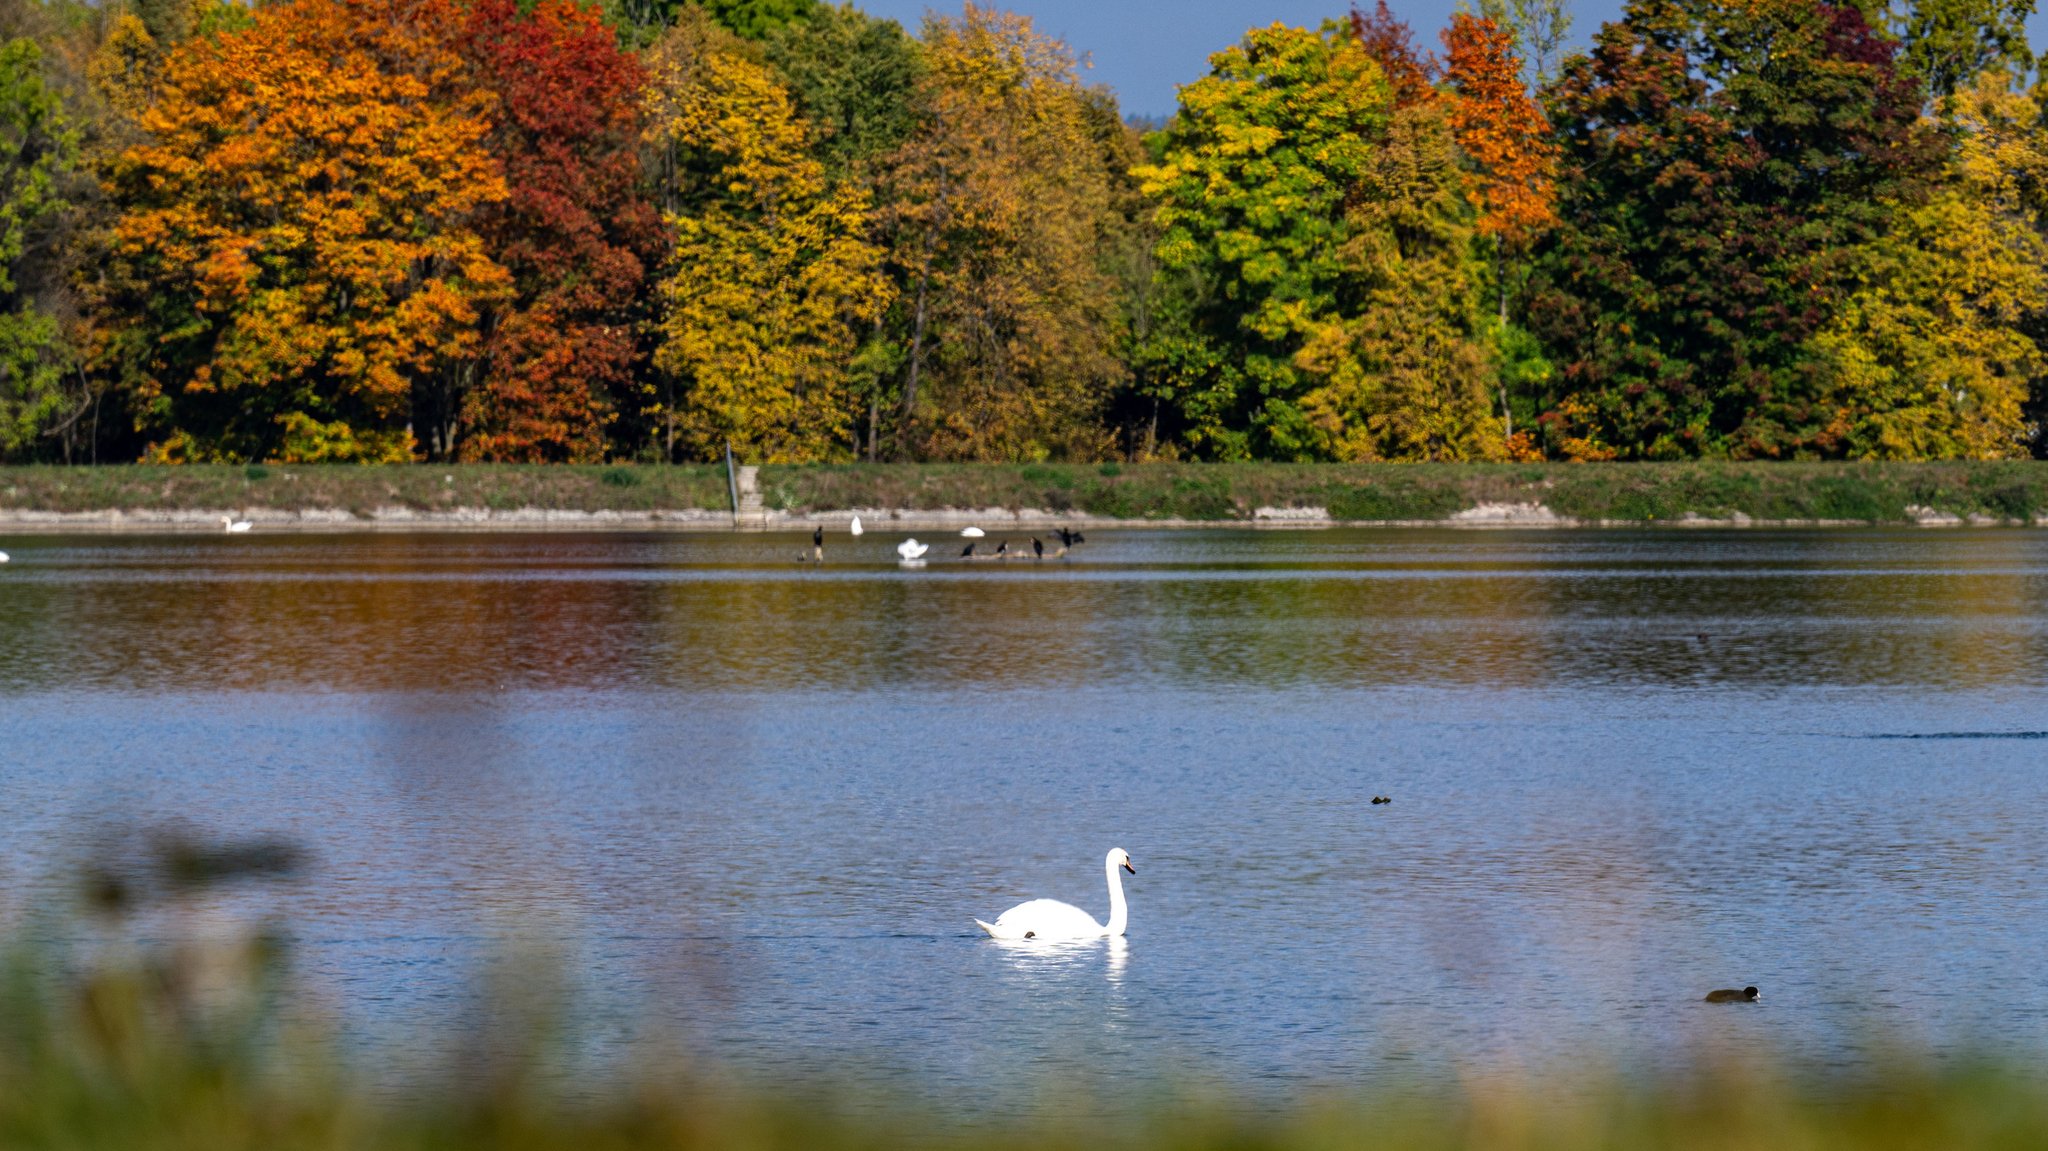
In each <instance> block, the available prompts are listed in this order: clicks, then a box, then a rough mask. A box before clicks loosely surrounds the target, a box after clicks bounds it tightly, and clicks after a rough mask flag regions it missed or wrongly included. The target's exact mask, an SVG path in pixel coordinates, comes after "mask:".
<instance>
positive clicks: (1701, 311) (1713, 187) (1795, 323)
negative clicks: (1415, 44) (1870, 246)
mask: <svg viewBox="0 0 2048 1151" xmlns="http://www.w3.org/2000/svg"><path fill="white" fill-rule="evenodd" d="M1893 52H1894V49H1893V46H1892V44H1891V43H1890V42H1889V41H1887V40H1886V39H1885V38H1884V37H1883V36H1882V35H1880V34H1879V33H1877V32H1876V31H1874V30H1873V29H1871V28H1870V26H1869V25H1868V24H1867V23H1865V21H1864V18H1863V16H1862V14H1861V13H1860V12H1859V11H1858V10H1857V9H1856V8H1854V7H1850V6H1833V5H1829V4H1825V3H1812V2H1811V0H1633V2H1632V3H1630V5H1629V6H1628V8H1627V9H1626V15H1625V16H1624V18H1623V19H1622V20H1621V21H1619V22H1617V23H1613V24H1609V25H1607V26H1606V27H1605V28H1603V29H1602V30H1601V32H1600V35H1599V37H1598V38H1597V40H1596V42H1595V45H1594V49H1593V52H1592V54H1591V55H1590V56H1586V57H1578V58H1575V59H1574V60H1572V61H1571V62H1570V63H1568V64H1567V65H1566V67H1565V70H1564V74H1563V76H1562V77H1561V78H1560V79H1559V81H1558V83H1557V84H1556V85H1555V86H1554V87H1553V89H1552V90H1551V93H1550V105H1551V109H1552V117H1553V119H1554V120H1555V121H1556V122H1557V125H1558V130H1559V133H1560V136H1561V138H1562V143H1563V147H1564V154H1563V165H1564V173H1563V177H1562V178H1561V180H1560V186H1559V204H1558V214H1559V217H1560V219H1561V221H1562V222H1561V224H1560V225H1559V226H1558V227H1557V228H1555V229H1553V230H1552V231H1551V232H1550V233H1549V237H1548V239H1547V240H1546V241H1544V242H1543V244H1542V245H1541V246H1540V247H1539V249H1538V252H1537V257H1536V261H1535V267H1534V271H1533V275H1532V279H1531V287H1530V299H1529V304H1528V307H1527V311H1526V314H1527V316H1528V317H1529V322H1530V326H1531V328H1532V330H1533V331H1535V332H1536V334H1537V335H1538V336H1540V337H1541V338H1542V340H1543V342H1544V344H1545V346H1546V347H1547V349H1548V350H1549V353H1550V355H1551V357H1552V358H1553V359H1554V360H1555V361H1556V363H1557V365H1558V368H1559V370H1558V372H1557V373H1556V375H1555V376H1554V377H1553V379H1552V384H1551V388H1552V390H1551V391H1550V393H1549V394H1548V396H1547V397H1546V400H1547V402H1546V403H1545V407H1546V408H1547V409H1549V411H1548V413H1547V415H1546V419H1545V423H1546V426H1547V427H1548V428H1549V438H1550V442H1551V445H1552V448H1553V450H1559V451H1564V452H1566V453H1567V454H1573V453H1577V454H1585V455H1600V454H1604V453H1606V452H1609V451H1617V452H1620V453H1622V454H1626V455H1631V456H1642V457H1652V458H1669V457H1679V456H1693V455H1733V456H1737V457H1783V456H1794V455H1816V454H1817V455H1834V454H1840V453H1842V452H1844V451H1847V450H1848V448H1849V445H1848V443H1847V441H1846V440H1845V439H1844V438H1843V435H1842V429H1841V427H1840V425H1839V424H1838V422H1837V420H1836V411H1835V409H1834V408H1833V407H1832V406H1831V404H1830V402H1829V400H1830V395H1831V391H1830V383H1829V372H1830V370H1831V363H1830V358H1829V357H1828V356H1826V355H1824V354H1822V352H1821V351H1820V350H1819V349H1818V348H1816V347H1815V346H1814V343H1813V337H1814V335H1815V334H1816V333H1817V332H1818V331H1819V330H1820V329H1822V328H1823V327H1825V326H1826V325H1827V324H1828V323H1829V321H1830V319H1831V317H1832V316H1833V314H1834V311H1835V308H1836V307H1837V306H1838V305H1839V303H1840V301H1841V300H1842V298H1843V297H1844V296H1845V295H1846V294H1847V293H1848V292H1849V291H1850V290H1851V288H1852V286H1853V277H1854V268H1853V267H1852V263H1853V253H1855V252H1856V251H1858V250H1859V247H1860V246H1861V245H1864V244H1867V243H1869V242H1871V241H1872V240H1874V239H1876V238H1877V237H1879V236H1881V235H1882V234H1883V233H1884V231H1885V229H1886V228H1887V226H1888V225H1889V224H1890V222H1891V221H1892V220H1893V219H1894V218H1895V217H1896V214H1897V212H1898V209H1899V205H1902V204H1903V205H1910V204H1914V203H1917V202H1919V201H1920V199H1921V198H1922V197H1924V195H1925V185H1926V183H1927V181H1928V179H1929V178H1930V177H1931V176H1932V175H1933V174H1934V172H1935V171H1936V170H1937V169H1938V165H1939V161H1940V152H1939V149H1938V145H1937V141H1936V139H1935V137H1934V135H1933V134H1932V133H1931V132H1929V131H1928V130H1927V129H1926V128H1925V127H1924V126H1923V125H1922V124H1921V123H1920V122H1919V104H1920V99H1919V95H1918V90H1917V87H1916V86H1915V85H1914V84H1913V83H1912V82H1911V81H1910V80H1909V79H1907V78H1905V77H1902V76H1900V75H1899V74H1898V72H1897V71H1896V69H1895V68H1894V67H1893Z"/></svg>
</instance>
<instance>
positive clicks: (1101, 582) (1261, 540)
mask: <svg viewBox="0 0 2048 1151" xmlns="http://www.w3.org/2000/svg"><path fill="white" fill-rule="evenodd" d="M1244 536H1248V537H1250V538H1248V539H1247V538H1241V537H1240V536H1238V535H1233V534H1231V533H1213V532H1212V533H1201V534H1200V535H1197V536H1189V537H1176V538H1172V539H1167V538H1164V537H1153V538H1151V539H1148V540H1146V541H1143V543H1142V544H1140V545H1133V546H1132V547H1131V548H1130V550H1129V551H1127V552H1125V553H1123V554H1124V556H1125V557H1135V558H1123V559H1120V558H1119V556H1118V553H1117V552H1115V551H1114V550H1111V551H1104V550H1102V545H1101V544H1100V542H1097V543H1091V544H1090V545H1088V547H1089V548H1091V549H1095V550H1092V551H1089V552H1086V553H1085V554H1084V555H1082V556H1080V557H1077V559H1076V560H1073V561H1046V562H1044V563H1034V562H1023V563H1017V564H1011V565H1000V566H998V565H985V566H983V565H975V566H968V565H947V564H940V565H935V566H934V567H932V568H930V569H927V570H925V571H921V572H916V573H902V572H898V571H895V570H894V569H893V568H884V567H883V566H882V565H880V564H875V565H872V566H869V565H863V564H858V563H854V562H850V561H839V562H837V563H835V564H828V565H827V566H825V567H824V568H797V567H795V566H793V565H790V564H788V563H787V562H786V560H787V555H786V554H785V553H787V554H795V551H796V550H797V549H798V548H799V546H800V545H801V544H802V543H803V542H804V541H803V540H801V539H798V538H797V537H796V536H791V537H789V538H788V539H787V540H785V539H784V538H783V537H780V536H749V537H728V536H711V537H682V538H679V537H592V536H562V537H505V536H454V537H450V536H423V535H390V536H378V535H361V536H350V537H346V538H341V539H335V538H326V539H320V538H293V539H281V538H275V537H273V538H268V539H264V538H256V539H246V540H237V541H232V542H229V541H224V540H212V539H208V540H205V541H185V540H132V539H131V540H111V541H106V540H102V541H81V542H80V543H79V544H78V545H77V546H75V547H69V548H67V549H64V550H63V552H62V556H63V558H61V559H59V560H57V561H54V562H53V564H52V565H50V566H47V567H44V568H42V569H38V568H36V566H35V565H26V566H24V567H23V568H22V570H21V571H18V572H16V571H11V572H10V573H9V581H8V586H7V595H6V596H5V597H4V598H0V684H5V685H6V686H8V687H10V688H13V689H17V690H19V689H34V688H46V687H50V686H57V685H70V686H106V687H115V688H121V689H141V690H266V689H285V690H306V689H313V690H338V691H349V692H386V691H400V692H403V691H429V692H439V691H475V692H489V691H497V690H527V689H543V690H548V689H562V688H576V689H583V688H587V689H597V690H611V689H651V690H675V689H681V690H690V691H699V692H726V691H762V690H767V691H774V690H779V689H828V690H862V689H871V688H876V687H916V686H945V687H952V686H963V685H965V686H985V687H990V688H997V689H1002V688H1013V687H1028V688H1046V687H1052V688H1060V687H1075V688H1079V687H1086V686H1088V685H1091V684H1105V683H1116V682H1141V683H1142V682H1167V683H1174V684H1183V685H1219V686H1247V685H1263V686H1268V687H1275V688H1283V687H1292V686H1300V685H1321V686H1332V687H1354V686H1378V685H1406V684H1416V683H1454V684H1456V683H1463V684H1477V685H1491V686H1501V685H1507V686H1546V685H1557V686H1565V685H1571V684H1588V683H1590V684H1600V685H1611V684H1623V685H1626V684H1643V685H1674V686H1684V685H1732V686H1742V685H1802V684H1849V685H1853V684H1902V685H1912V684H1927V685H1934V686H1954V687H1981V686H1987V685H1994V684H2001V683H2032V682H2036V681H2037V680H2038V677H2039V676H2040V674H2041V672H2040V670H2039V669H2041V668H2042V667H2044V666H2048V660H2044V658H2043V657H2044V656H2048V631H2044V628H2043V626H2042V622H2041V612H2042V611H2043V606H2042V605H2043V604H2044V603H2048V596H2044V595H2043V594H2042V593H2043V591H2044V589H2048V576H2044V574H2043V573H2042V568H2043V559H2044V558H2048V547H2044V541H2043V540H2042V539H2041V538H2040V537H2039V536H2038V535H2036V534H2034V533H2026V532H1988V531H1987V532H1975V533H1967V534H1965V533H1960V532H1958V533H1953V534H1940V535H1938V534H1933V533H1927V532H1920V533H1874V532H1834V533H1828V532H1808V533H1790V532H1771V533H1754V534H1736V533H1715V534H1712V535H1707V534H1700V535H1694V534H1690V533H1679V532H1672V533H1669V534H1657V533H1639V532H1614V533H1602V534H1590V533H1542V534H1541V535H1535V534H1525V533H1500V534H1494V533H1484V534H1482V533H1370V532H1358V533H1313V534H1297V533H1284V534H1283V533H1244ZM790 541H795V542H790ZM849 546H850V545H849ZM842 550H843V549H842ZM877 554H878V555H879V554H881V553H879V552H878V553H877Z"/></svg>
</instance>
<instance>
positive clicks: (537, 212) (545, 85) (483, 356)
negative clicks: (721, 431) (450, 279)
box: [413, 0, 663, 462]
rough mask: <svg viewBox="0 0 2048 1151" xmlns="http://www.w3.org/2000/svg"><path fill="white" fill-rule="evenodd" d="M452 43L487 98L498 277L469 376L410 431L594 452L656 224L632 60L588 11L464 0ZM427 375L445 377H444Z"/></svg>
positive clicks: (628, 369)
mask: <svg viewBox="0 0 2048 1151" xmlns="http://www.w3.org/2000/svg"><path fill="white" fill-rule="evenodd" d="M462 37H463V38H462V48H463V53H464V55H465V56H466V57H467V58H468V60H469V61H470V63H471V66H472V67H473V68H474V69H475V72H476V81H477V83H479V84H480V85H481V86H482V87H483V88H484V90H485V91H487V92H489V93H490V94H491V95H493V96H494V97H495V105H496V113H495V116H494V118H493V120H494V123H493V128H492V130H491V132H490V134H489V136H488V137H486V139H485V147H486V148H487V149H488V150H489V151H490V153H491V154H492V155H493V156H494V157H495V158H496V159H497V162H498V165H499V167H500V169H501V171H502V172H503V174H504V177H505V183H506V187H507V190H508V192H507V196H506V198H505V199H504V200H503V201H502V202H500V203H498V204H496V205H494V206H492V207H491V208H490V209H488V210H487V211H486V212H484V213H482V214H481V215H480V217H479V221H478V225H477V227H478V232H479V234H480V236H481V237H482V239H483V241H484V243H485V246H486V248H487V250H488V251H489V253H490V254H491V256H492V257H493V258H494V259H495V260H496V261H497V262H498V263H499V264H500V265H502V266H503V267H504V268H505V269H506V270H507V271H508V272H509V273H510V275H511V277H512V286H513V295H512V297H511V298H510V299H508V300H506V301H505V302H504V303H503V304H502V305H500V306H498V307H497V308H495V309H493V311H492V312H491V314H490V315H489V317H488V324H487V330H488V335H489V339H488V341H487V342H486V343H485V345H484V346H483V347H481V348H480V349H479V350H478V360H477V361H476V363H475V364H474V379H473V380H467V381H460V383H459V386H456V387H452V388H451V389H450V390H448V391H446V392H436V393H433V394H432V396H431V399H432V402H431V403H430V404H429V403H418V404H416V405H415V409H414V413H413V424H414V430H415V432H416V433H422V434H424V435H426V436H427V437H429V439H428V443H429V446H430V447H431V448H432V450H433V451H434V452H435V454H437V455H442V456H449V455H454V454H458V453H459V454H460V455H461V457H462V458H464V459H472V460H477V459H489V460H522V461H528V462H544V461H590V460H597V459H601V458H602V457H603V455H604V449H605V429H606V426H607V424H608V423H609V422H610V421H611V419H612V418H613V417H614V415H615V414H616V413H617V411H618V409H619V407H620V401H621V400H622V399H627V400H630V399H631V393H632V391H633V386H634V368H635V365H636V362H637V361H638V359H639V355H640V348H639V340H638V338H637V334H636V329H637V327H638V326H639V325H640V324H641V323H642V322H643V321H644V317H643V316H642V314H641V313H640V310H639V308H640V305H641V303H642V301H643V298H644V290H645V285H646V280H647V274H646V273H647V268H648V267H649V266H650V265H652V264H654V263H656V262H657V261H659V260H660V259H661V258H662V255H663V253H662V252H661V250H660V249H661V245H662V231H661V222H660V219H659V217H658V216H657V214H656V212H655V209H654V206H653V204H652V203H651V202H650V201H649V199H648V197H647V195H646V191H645V188H644V187H643V185H642V179H641V167H640V156H639V147H640V129H641V108H640V103H639V99H640V93H641V90H642V88H643V87H644V85H645V83H646V79H645V74H644V72H643V70H642V68H641V67H640V64H639V63H638V61H637V60H635V59H634V58H633V57H632V56H631V55H628V54H627V53H625V52H623V51H621V50H620V48H619V47H618V43H617V39H616V37H615V36H614V35H613V33H612V30H611V29H610V28H608V27H607V26H606V25H605V24H604V23H603V21H602V20H601V19H600V18H599V16H598V14H597V12H596V11H595V10H594V9H588V8H583V7H580V6H579V5H577V4H576V3H574V2H573V0H540V3H538V4H536V5H534V6H533V7H532V8H531V10H529V11H526V12H521V10H520V6H519V5H518V4H517V3H516V2H515V0H473V3H472V4H471V6H470V9H469V12H468V16H467V20H466V24H465V27H464V29H463V34H462ZM442 382H445V383H455V382H456V381H451V380H448V379H446V378H444V380H443V381H442Z"/></svg>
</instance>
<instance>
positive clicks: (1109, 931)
mask: <svg viewBox="0 0 2048 1151" xmlns="http://www.w3.org/2000/svg"><path fill="white" fill-rule="evenodd" d="M1119 867H1121V868H1123V869H1124V870H1126V871H1128V872H1130V873H1131V874H1132V875H1136V874H1138V869H1137V868H1135V867H1132V866H1131V853H1130V852H1128V851H1125V850H1124V849H1123V848H1121V847H1116V848H1111V849H1110V852H1109V854H1108V855H1107V856H1106V857H1104V858H1103V861H1102V870H1103V873H1104V874H1105V875H1106V876H1108V879H1109V922H1108V923H1097V922H1095V917H1094V916H1092V915H1090V914H1088V913H1087V912H1085V911H1083V910H1081V909H1080V908H1078V907H1075V906H1074V905H1073V904H1071V903H1061V902H1060V901H1059V900H1057V899H1034V900H1032V901H1031V902H1029V903H1020V904H1018V905H1017V906H1015V907H1012V908H1011V909H1009V910H1008V911H1005V912H1003V913H1002V914H1001V915H998V916H996V921H995V922H994V923H983V922H982V921H981V920H979V919H977V920H975V921H974V922H975V925H976V926H978V927H980V928H981V929H982V930H983V931H986V932H988V933H989V934H990V935H991V936H993V937H995V938H997V939H1006V940H1017V939H1029V940H1032V941H1034V942H1036V941H1041V940H1043V941H1056V940H1063V939H1100V938H1102V937H1103V936H1105V935H1106V936H1109V937H1111V938H1115V937H1116V936H1119V935H1122V934H1123V933H1124V926H1125V925H1126V924H1127V923H1128V922H1129V921H1130V918H1131V911H1130V907H1129V905H1128V904H1126V903H1125V902H1124V881H1123V876H1121V875H1118V874H1117V868H1119Z"/></svg>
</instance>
